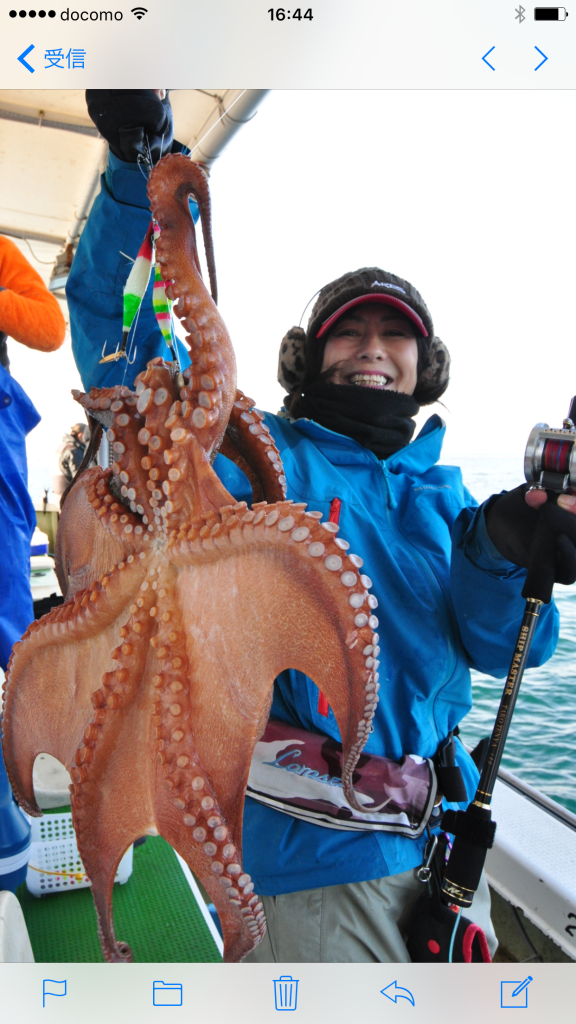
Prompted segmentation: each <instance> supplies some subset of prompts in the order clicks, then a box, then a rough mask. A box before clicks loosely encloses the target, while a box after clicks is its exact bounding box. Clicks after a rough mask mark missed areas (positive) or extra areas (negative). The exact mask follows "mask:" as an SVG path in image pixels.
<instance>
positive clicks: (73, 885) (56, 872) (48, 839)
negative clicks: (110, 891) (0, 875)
mask: <svg viewBox="0 0 576 1024" xmlns="http://www.w3.org/2000/svg"><path fill="white" fill-rule="evenodd" d="M30 824H31V826H32V843H31V846H30V860H29V862H28V872H27V874H26V886H27V888H28V891H29V892H31V893H32V895H33V896H46V895H48V894H49V893H52V892H66V891H70V890H71V889H86V888H87V887H88V886H90V885H91V882H90V879H89V878H88V876H87V875H86V872H85V871H84V865H83V864H82V861H81V859H80V854H79V853H78V846H77V845H76V834H75V832H74V826H73V824H72V814H71V813H70V812H69V811H68V812H66V813H64V814H45V815H44V816H43V817H42V818H31V819H30ZM132 853H133V849H132V847H130V849H128V850H126V853H125V854H124V856H123V857H122V860H121V861H120V863H119V865H118V871H117V872H116V878H115V879H114V881H115V882H120V885H124V883H125V882H127V881H128V879H129V878H130V875H131V874H132Z"/></svg>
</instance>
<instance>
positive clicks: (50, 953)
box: [16, 836, 221, 963]
mask: <svg viewBox="0 0 576 1024" xmlns="http://www.w3.org/2000/svg"><path fill="white" fill-rule="evenodd" d="M16 895H17V897H18V899H19V901H20V905H21V907H22V910H23V912H24V917H25V919H26V926H27V928H28V933H29V935H30V942H31V943H32V950H33V952H34V958H35V960H36V962H37V963H103V957H102V953H101V951H100V943H99V942H98V932H97V924H96V911H95V910H94V902H93V900H92V892H91V890H90V889H89V888H88V889H77V890H76V891H74V892H61V893H54V894H50V895H49V896H42V897H40V899H38V898H37V897H35V896H31V895H30V893H29V892H28V890H27V888H26V885H25V884H23V885H21V886H20V887H19V888H18V890H17V892H16ZM114 925H115V931H116V937H117V938H118V939H120V940H122V941H124V942H127V943H128V944H129V945H130V946H131V948H132V952H133V953H134V961H135V963H219V962H221V957H220V954H219V952H218V949H217V948H216V944H215V942H214V940H213V938H212V935H211V933H210V930H209V928H208V926H207V924H206V922H205V920H204V917H203V915H202V911H201V910H200V908H199V906H198V904H197V903H196V900H195V898H194V895H193V893H192V891H191V889H190V887H189V885H188V882H187V881H186V878H185V876H184V874H183V872H182V869H181V867H180V864H179V863H178V860H177V858H176V854H175V853H174V851H173V849H172V847H171V846H169V845H168V843H166V842H165V841H164V840H163V839H162V838H161V837H160V836H155V837H150V836H149V837H148V838H147V840H146V842H145V843H144V844H143V845H142V846H137V847H136V848H135V850H134V868H133V871H132V875H131V876H130V878H129V879H128V881H127V882H126V883H125V884H124V885H119V884H117V885H115V886H114Z"/></svg>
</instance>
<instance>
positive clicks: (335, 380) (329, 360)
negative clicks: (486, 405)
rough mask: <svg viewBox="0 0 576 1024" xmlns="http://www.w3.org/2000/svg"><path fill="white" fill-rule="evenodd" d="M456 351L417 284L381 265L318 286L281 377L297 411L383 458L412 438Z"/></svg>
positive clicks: (288, 402) (283, 354)
mask: <svg viewBox="0 0 576 1024" xmlns="http://www.w3.org/2000/svg"><path fill="white" fill-rule="evenodd" d="M449 370H450V357H449V355H448V351H447V349H446V347H445V346H444V344H443V343H442V341H441V340H440V338H438V337H436V336H435V334H434V326H433V323H432V318H431V316H430V313H429V311H428V308H427V306H426V304H425V302H424V300H423V299H422V296H421V295H420V294H419V292H417V291H416V289H415V288H414V287H413V286H412V285H411V284H410V283H409V282H408V281H404V280H402V278H399V277H396V276H395V275H394V274H390V273H388V272H386V271H384V270H381V269H380V268H378V267H368V268H364V269H363V270H357V271H353V272H351V273H348V274H344V275H343V276H342V277H340V278H338V280H337V281H333V282H331V283H330V284H328V285H326V286H325V287H324V288H323V289H322V290H321V292H320V293H319V296H318V299H317V301H316V303H315V305H314V308H313V310H312V314H311V316H310V322H309V324H308V329H307V331H303V330H302V328H299V327H293V328H292V330H291V331H289V332H288V334H287V335H286V336H285V338H284V339H283V341H282V344H281V347H280V359H279V366H278V380H279V381H280V383H281V384H282V385H283V387H285V388H286V390H287V391H289V392H290V394H289V395H288V398H286V399H285V400H284V406H285V409H286V411H287V413H288V414H289V416H290V417H291V418H294V419H297V418H298V417H307V418H309V419H313V420H315V421H316V422H317V423H320V424H321V425H322V426H323V427H327V428H328V429H329V430H334V431H336V432H338V433H344V434H346V435H347V436H349V437H352V438H354V440H355V441H358V443H359V444H361V445H363V446H364V447H366V448H368V449H369V450H370V451H372V452H373V453H374V454H375V455H377V456H378V458H379V459H385V458H388V457H389V456H390V455H393V454H394V452H396V451H398V450H399V449H400V448H403V447H404V446H405V445H407V444H409V442H410V440H411V439H412V436H413V433H414V429H415V422H414V419H413V417H414V416H416V414H417V413H418V410H419V407H420V405H429V404H431V403H432V402H435V401H437V399H438V398H440V396H441V395H442V394H443V393H444V391H445V390H446V388H447V386H448V381H449Z"/></svg>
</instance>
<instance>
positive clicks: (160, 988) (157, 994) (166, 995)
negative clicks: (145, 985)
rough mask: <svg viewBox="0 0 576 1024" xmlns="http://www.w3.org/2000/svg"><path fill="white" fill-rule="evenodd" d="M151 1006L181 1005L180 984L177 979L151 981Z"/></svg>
mask: <svg viewBox="0 0 576 1024" xmlns="http://www.w3.org/2000/svg"><path fill="white" fill-rule="evenodd" d="M152 1005H153V1006H182V985H179V984H178V982H177V981H175V982H172V981H154V982H153V983H152Z"/></svg>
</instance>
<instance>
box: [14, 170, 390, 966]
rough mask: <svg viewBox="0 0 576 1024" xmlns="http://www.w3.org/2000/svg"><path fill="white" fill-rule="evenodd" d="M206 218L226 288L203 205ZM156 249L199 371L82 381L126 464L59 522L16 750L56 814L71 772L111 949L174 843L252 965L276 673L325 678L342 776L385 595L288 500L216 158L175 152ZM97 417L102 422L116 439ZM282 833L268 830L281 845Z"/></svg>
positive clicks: (373, 659) (367, 720) (20, 649)
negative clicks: (245, 827) (244, 347)
mask: <svg viewBox="0 0 576 1024" xmlns="http://www.w3.org/2000/svg"><path fill="white" fill-rule="evenodd" d="M190 194H193V195H194V196H195V198H196V199H197V201H198V204H199V206H200V211H201V217H202V224H203V234H204V239H205V246H206V253H207V262H208V266H209V275H210V283H211V288H212V295H211V294H210V293H209V291H208V289H207V287H206V286H205V284H204V281H203V278H202V275H201V271H200V263H199V259H198V253H197V249H196V241H195V231H194V224H193V221H192V219H191V216H190V213H189V208H188V196H189V195H190ZM149 195H150V200H151V208H152V214H153V217H154V218H155V220H156V221H157V222H158V224H159V226H160V228H161V233H160V237H159V241H158V246H157V259H158V260H159V263H160V265H161V268H162V276H163V279H164V281H165V282H166V288H167V294H168V295H169V297H170V299H171V300H172V301H173V302H174V304H175V305H174V312H175V315H177V316H178V317H179V318H180V320H182V321H183V324H184V327H185V330H186V343H187V345H188V347H189V352H190V359H191V363H190V366H189V367H188V368H187V369H185V370H184V372H183V373H182V372H181V371H180V368H179V366H178V365H177V364H175V363H168V362H164V361H162V360H161V359H154V360H152V361H151V362H150V363H149V364H148V366H147V368H146V369H145V370H144V371H143V372H142V373H140V374H139V375H138V376H137V377H136V380H135V382H134V387H133V389H130V388H129V387H125V386H122V387H114V388H105V389H100V390H98V389H92V390H91V391H90V393H89V394H81V393H79V392H75V393H74V394H75V397H76V398H77V400H78V401H79V402H80V404H81V405H82V406H83V408H84V409H85V410H86V411H87V413H88V415H89V417H90V422H91V425H92V426H94V424H96V425H97V427H98V430H103V429H105V430H106V433H107V437H108V439H109V442H110V446H111V450H112V456H113V460H114V461H113V463H112V465H111V466H110V467H109V468H101V467H99V468H87V469H85V470H84V471H83V472H81V473H79V475H78V476H77V477H76V479H75V482H74V486H73V487H72V489H71V490H70V492H69V494H68V496H67V499H66V503H65V505H64V508H63V511H62V516H61V522H60V527H59V534H58V568H59V573H60V578H61V582H62V586H63V592H64V593H65V596H66V600H65V603H64V604H61V605H60V606H58V607H56V608H54V609H52V610H51V611H50V612H49V613H48V614H47V615H45V616H44V617H43V618H42V619H39V620H38V621H37V622H33V623H32V624H31V626H30V627H29V629H28V630H27V632H26V633H25V634H24V636H23V638H22V640H21V641H20V642H18V643H17V644H15V646H14V649H13V653H12V656H11V659H10V664H9V668H8V673H7V678H6V682H5V690H4V701H5V702H4V719H3V737H2V739H3V752H4V759H5V763H6V768H7V771H8V775H9V778H10V783H11V785H12V789H13V791H14V794H15V796H16V798H17V800H18V802H19V804H20V806H21V807H22V808H23V809H24V810H26V811H27V812H28V813H29V814H31V815H36V816H38V815H41V813H42V812H41V810H40V808H39V807H38V805H37V803H36V800H35V797H34V790H33V785H32V769H33V765H34V761H35V758H36V757H37V756H38V754H40V753H49V754H52V755H53V756H54V757H56V758H57V759H58V760H59V761H60V762H61V763H62V764H64V765H65V766H66V767H67V768H68V770H69V772H70V774H71V779H72V784H71V786H70V795H71V809H72V815H73V821H74V827H75V830H76V836H77V841H78V847H79V851H80V855H81V857H82V861H83V863H84V867H85V870H86V873H87V875H88V877H89V878H90V880H91V884H92V893H93V898H94V903H95V907H96V912H97V918H98V929H99V938H100V943H101V947H102V952H103V956H104V959H105V960H106V961H108V962H116V963H125V962H130V961H131V959H132V953H131V950H130V947H129V946H128V945H127V944H126V942H123V941H119V940H117V939H116V936H115V932H114V922H113V914H112V891H113V884H114V876H115V873H116V869H117V867H118V864H119V862H120V859H121V857H122V856H123V854H124V853H125V851H126V850H127V849H128V847H129V846H130V844H131V843H132V842H134V841H135V840H136V839H138V838H139V837H141V836H155V835H158V834H159V835H161V836H163V837H164V839H165V840H166V841H167V842H168V843H169V844H171V846H172V847H173V848H174V849H175V850H176V851H177V852H178V853H179V854H180V855H181V856H182V858H184V860H185V861H186V862H187V864H188V865H189V867H190V868H191V870H192V871H193V872H194V873H195V874H196V876H197V877H198V878H199V879H200V881H201V882H202V884H203V886H204V887H205V889H206V890H207V892H208V893H209V895H210V897H211V899H212V900H213V902H214V904H215V906H216V909H217V912H218V914H219V917H220V922H221V925H222V931H223V937H224V960H225V961H226V962H239V961H241V960H242V959H243V958H244V957H245V956H246V955H247V954H248V953H249V952H250V951H251V950H252V949H253V948H254V946H255V945H256V944H257V943H258V942H259V941H260V939H261V938H262V936H263V934H264V931H265V927H266V922H265V915H264V910H263V905H262V902H261V900H260V899H259V897H258V895H257V894H256V893H255V892H254V883H253V882H252V880H251V878H250V876H249V874H247V873H246V871H245V870H244V868H243V866H242V816H243V808H244V797H245V790H246V785H247V780H248V773H249V768H250V761H251V757H252V754H253V750H254V746H255V743H256V742H257V740H258V739H259V737H260V736H261V735H262V733H263V730H264V728H265V726H266V723H267V720H268V715H269V710H270V705H271V699H272V690H273V682H274V679H275V678H276V676H277V675H278V674H279V673H280V672H282V671H283V670H285V669H287V668H295V669H299V670H300V671H301V672H303V673H305V674H306V675H308V676H309V677H311V678H313V679H314V680H315V681H316V683H317V685H318V686H319V687H320V688H321V690H322V692H323V693H324V695H325V697H326V698H327V699H328V700H329V702H330V705H331V706H332V708H333V711H334V714H335V716H336V720H337V722H338V726H339V729H340V734H341V739H342V749H343V755H342V764H343V769H342V785H343V789H344V792H345V794H346V798H347V800H348V801H349V803H350V804H351V805H352V806H353V807H357V806H358V805H357V803H356V798H355V795H354V788H353V777H354V769H355V766H356V764H357V761H358V758H359V756H360V752H361V750H362V748H363V746H364V743H365V741H366V739H367V737H368V734H369V732H370V729H371V721H372V718H373V716H374V710H375V707H376V703H377V701H378V688H379V683H378V672H377V669H378V664H379V662H378V660H377V655H378V653H379V649H378V636H377V634H376V633H375V632H374V630H375V629H376V628H377V626H378V620H377V619H376V617H375V615H374V608H375V607H376V604H377V602H376V598H375V597H374V596H373V595H371V594H370V593H369V590H370V586H371V583H370V579H369V578H368V577H367V576H366V575H364V574H362V571H361V570H362V559H361V558H360V557H358V556H356V555H354V554H353V553H351V552H350V550H349V544H348V543H347V542H346V541H345V540H343V539H341V538H340V537H339V536H338V525H337V524H336V523H333V522H330V521H322V515H321V513H319V512H316V511H313V510H309V509H307V507H306V505H304V504H299V503H296V502H293V501H290V500H286V496H285V495H286V481H285V476H284V472H283V468H282V462H281V459H280V455H279V453H278V450H277V448H276V446H275V444H274V441H273V440H272V437H271V435H270V431H269V429H268V427H267V425H266V423H265V421H264V420H265V418H264V416H263V415H262V414H261V413H260V412H259V411H258V410H257V409H256V408H255V407H254V403H253V402H252V401H251V400H250V399H247V398H246V397H245V396H244V395H243V394H242V393H241V392H239V391H238V390H237V388H236V369H235V358H234V351H233V348H232V344H231V341H230V338H229V335H228V332H227V330H226V327H225V325H224V323H223V321H222V318H221V316H220V314H219V312H218V309H217V306H216V303H215V301H214V299H215V292H216V278H215V270H214V258H213V250H212V242H211V225H210V201H209V194H208V187H207V183H206V179H205V176H204V174H203V172H202V171H201V169H200V168H199V167H198V166H197V165H195V164H193V163H192V162H191V161H190V160H188V159H187V158H186V157H184V156H175V155H174V156H167V157H165V158H164V159H163V160H162V161H160V163H159V164H158V165H157V166H156V167H155V169H154V170H153V172H152V174H151V176H150V179H149ZM98 430H96V431H95V433H96V434H97V432H98ZM218 451H222V452H224V453H225V454H226V455H227V456H228V457H230V458H233V459H234V461H235V462H237V463H238V465H240V466H241V467H242V468H243V469H244V471H245V472H246V473H247V475H248V477H249V480H250V482H251V484H252V488H253V502H252V505H251V507H250V508H249V507H248V505H247V503H246V502H243V501H236V500H235V498H234V496H233V495H231V494H229V493H228V491H227V490H226V489H225V487H224V486H223V484H222V483H221V482H220V480H219V478H218V477H217V475H216V473H215V472H214V469H213V468H212V463H213V460H214V458H215V456H216V454H217V452H218ZM262 842H266V837H265V836H263V837H262Z"/></svg>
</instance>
